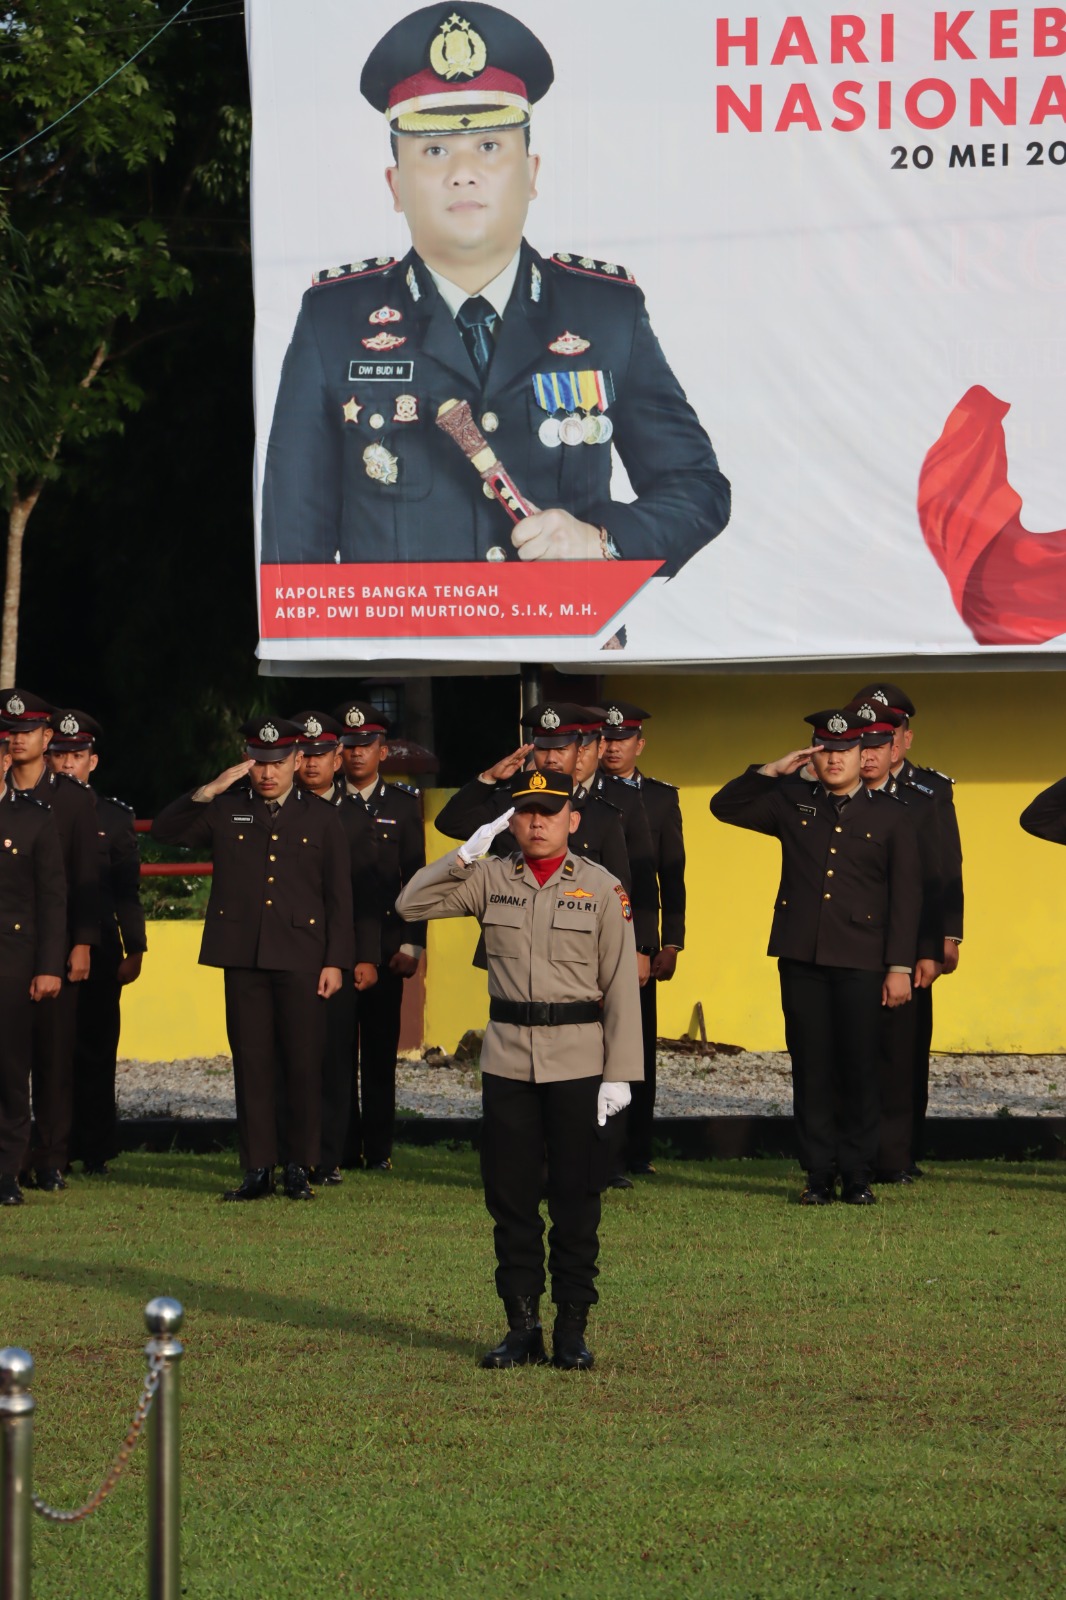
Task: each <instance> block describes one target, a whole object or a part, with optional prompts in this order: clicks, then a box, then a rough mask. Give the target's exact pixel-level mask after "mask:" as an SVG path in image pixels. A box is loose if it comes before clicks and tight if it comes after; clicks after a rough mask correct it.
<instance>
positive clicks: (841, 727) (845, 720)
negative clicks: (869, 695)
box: [803, 710, 864, 750]
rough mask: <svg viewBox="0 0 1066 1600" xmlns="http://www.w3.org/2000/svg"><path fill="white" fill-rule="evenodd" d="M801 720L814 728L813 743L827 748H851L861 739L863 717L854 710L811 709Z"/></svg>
mask: <svg viewBox="0 0 1066 1600" xmlns="http://www.w3.org/2000/svg"><path fill="white" fill-rule="evenodd" d="M803 720H804V722H809V723H810V725H811V727H812V728H813V729H814V742H815V744H821V745H824V746H825V748H826V749H827V750H853V749H854V748H855V746H856V745H857V744H859V743H860V741H861V739H862V730H863V726H864V723H863V719H862V717H857V716H856V715H855V713H854V711H836V710H834V711H812V712H811V714H810V716H809V717H804V719H803Z"/></svg>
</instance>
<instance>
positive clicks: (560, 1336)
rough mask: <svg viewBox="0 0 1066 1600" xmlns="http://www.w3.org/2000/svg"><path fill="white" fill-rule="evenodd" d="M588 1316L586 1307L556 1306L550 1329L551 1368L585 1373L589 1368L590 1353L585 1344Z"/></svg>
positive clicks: (590, 1361)
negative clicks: (553, 1324)
mask: <svg viewBox="0 0 1066 1600" xmlns="http://www.w3.org/2000/svg"><path fill="white" fill-rule="evenodd" d="M588 1315H589V1308H588V1306H587V1305H570V1304H560V1305H557V1306H556V1308H555V1327H554V1328H553V1329H552V1366H553V1367H561V1368H562V1369H563V1371H564V1372H587V1371H588V1369H589V1367H591V1365H592V1351H591V1350H590V1349H589V1347H588V1345H587V1344H586V1343H585V1324H586V1322H587V1321H588Z"/></svg>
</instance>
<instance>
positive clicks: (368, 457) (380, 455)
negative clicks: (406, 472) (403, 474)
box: [363, 444, 399, 483]
mask: <svg viewBox="0 0 1066 1600" xmlns="http://www.w3.org/2000/svg"><path fill="white" fill-rule="evenodd" d="M363 461H364V463H365V465H366V475H367V477H368V478H373V479H374V480H375V481H376V482H377V483H395V482H396V479H397V477H398V476H399V473H398V470H397V469H398V467H399V462H398V461H397V459H396V457H395V456H394V455H393V453H392V451H391V450H386V449H385V446H384V445H383V444H368V445H367V447H366V449H365V450H364V451H363Z"/></svg>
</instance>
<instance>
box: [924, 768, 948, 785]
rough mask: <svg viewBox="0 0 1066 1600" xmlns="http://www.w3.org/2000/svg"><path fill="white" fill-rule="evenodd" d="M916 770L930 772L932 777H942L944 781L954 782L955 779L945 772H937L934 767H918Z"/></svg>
mask: <svg viewBox="0 0 1066 1600" xmlns="http://www.w3.org/2000/svg"><path fill="white" fill-rule="evenodd" d="M918 770H919V772H931V773H932V774H933V777H934V778H943V780H944V782H945V783H950V784H954V782H955V779H954V778H952V777H949V776H948V774H947V773H946V772H938V771H937V769H936V767H919V769H918Z"/></svg>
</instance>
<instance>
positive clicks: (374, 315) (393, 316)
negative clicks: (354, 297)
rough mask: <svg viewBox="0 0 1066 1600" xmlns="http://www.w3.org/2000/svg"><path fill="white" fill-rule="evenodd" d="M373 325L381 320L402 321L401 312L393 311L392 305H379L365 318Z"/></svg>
mask: <svg viewBox="0 0 1066 1600" xmlns="http://www.w3.org/2000/svg"><path fill="white" fill-rule="evenodd" d="M366 320H367V321H368V322H373V323H374V324H375V325H376V324H378V323H382V322H402V321H403V312H402V311H394V310H393V308H392V306H379V307H378V309H377V311H372V312H371V313H370V315H369V317H367V319H366Z"/></svg>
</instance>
